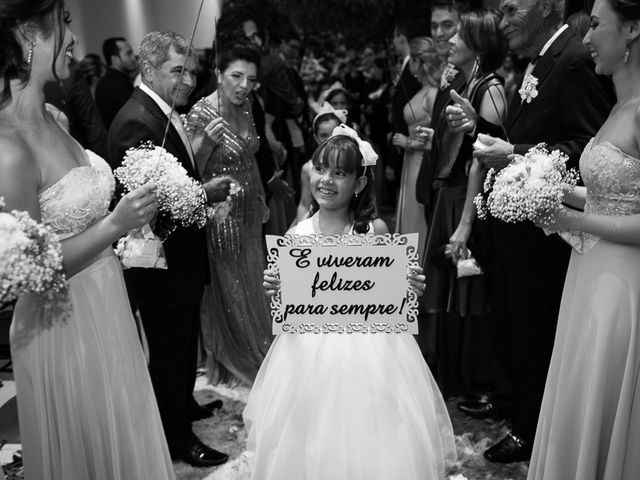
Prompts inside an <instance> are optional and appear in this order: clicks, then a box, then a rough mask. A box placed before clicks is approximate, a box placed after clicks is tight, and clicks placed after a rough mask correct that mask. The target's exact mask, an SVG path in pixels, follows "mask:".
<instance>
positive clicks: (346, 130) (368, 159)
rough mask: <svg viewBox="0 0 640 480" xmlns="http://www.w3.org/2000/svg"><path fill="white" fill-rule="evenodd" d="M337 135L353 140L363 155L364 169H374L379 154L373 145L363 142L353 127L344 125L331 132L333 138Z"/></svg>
mask: <svg viewBox="0 0 640 480" xmlns="http://www.w3.org/2000/svg"><path fill="white" fill-rule="evenodd" d="M336 135H346V136H347V137H351V138H353V139H354V140H355V141H356V142H357V143H358V148H359V149H360V153H361V154H362V166H363V167H373V166H374V165H375V164H376V161H377V160H378V154H377V153H376V152H375V150H374V149H373V147H372V146H371V144H370V143H369V142H367V141H365V140H362V139H361V138H360V137H359V136H358V133H357V132H356V131H355V130H354V129H353V128H351V127H347V126H346V125H345V124H344V123H343V124H341V125H338V126H337V127H336V128H334V129H333V132H331V136H332V137H335V136H336Z"/></svg>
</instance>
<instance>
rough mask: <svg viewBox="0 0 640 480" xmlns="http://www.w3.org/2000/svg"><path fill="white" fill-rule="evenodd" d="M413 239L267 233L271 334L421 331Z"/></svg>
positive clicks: (379, 236)
mask: <svg viewBox="0 0 640 480" xmlns="http://www.w3.org/2000/svg"><path fill="white" fill-rule="evenodd" d="M417 245H418V234H417V233H412V234H407V235H398V234H394V235H390V234H387V235H308V236H305V235H298V236H292V235H287V236H285V237H278V236H274V235H267V252H268V256H267V262H268V268H269V269H270V270H272V271H274V272H275V273H276V274H277V275H278V276H279V278H280V282H281V284H280V290H279V292H278V293H277V294H276V295H275V296H274V297H272V299H271V314H272V317H273V333H274V334H275V335H279V334H282V333H409V334H417V333H418V324H417V308H418V301H417V296H416V294H415V293H414V292H413V291H412V290H411V289H409V281H408V279H407V272H408V268H409V267H410V266H418V263H417V260H418V254H417V251H416V249H417Z"/></svg>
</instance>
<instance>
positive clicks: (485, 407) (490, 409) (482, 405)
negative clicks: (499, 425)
mask: <svg viewBox="0 0 640 480" xmlns="http://www.w3.org/2000/svg"><path fill="white" fill-rule="evenodd" d="M458 410H460V411H461V412H462V413H464V414H466V415H468V416H470V417H472V418H477V419H478V420H482V419H485V418H493V419H495V420H501V419H502V418H504V416H503V415H502V414H501V413H500V409H498V407H496V405H495V404H494V403H492V402H460V403H459V404H458Z"/></svg>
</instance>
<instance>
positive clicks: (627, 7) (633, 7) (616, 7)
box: [609, 0, 640, 21]
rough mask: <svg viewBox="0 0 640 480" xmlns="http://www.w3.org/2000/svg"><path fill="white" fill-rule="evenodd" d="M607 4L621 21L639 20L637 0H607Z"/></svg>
mask: <svg viewBox="0 0 640 480" xmlns="http://www.w3.org/2000/svg"><path fill="white" fill-rule="evenodd" d="M609 5H611V8H613V11H614V12H616V14H617V15H618V17H619V18H620V20H622V21H633V20H640V1H639V0H609Z"/></svg>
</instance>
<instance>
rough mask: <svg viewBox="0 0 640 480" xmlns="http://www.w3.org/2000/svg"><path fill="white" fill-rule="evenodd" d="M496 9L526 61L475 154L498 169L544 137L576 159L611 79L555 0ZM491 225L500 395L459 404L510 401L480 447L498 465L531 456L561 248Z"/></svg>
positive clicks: (565, 258) (506, 1) (478, 407)
mask: <svg viewBox="0 0 640 480" xmlns="http://www.w3.org/2000/svg"><path fill="white" fill-rule="evenodd" d="M501 10H502V12H503V14H504V17H503V19H502V23H501V25H500V27H501V29H502V31H503V32H504V33H505V35H506V36H507V38H508V40H509V47H510V49H511V50H512V51H514V52H517V53H520V54H521V55H523V56H527V57H529V58H531V63H530V64H529V66H528V68H527V70H526V72H525V75H524V80H523V85H522V88H521V89H520V90H519V92H518V93H517V94H516V95H515V96H514V98H513V100H512V103H511V105H510V106H509V114H508V118H507V122H506V129H507V133H508V137H509V140H508V141H505V140H501V139H498V138H492V137H486V138H485V139H484V143H486V145H487V147H486V149H482V150H477V151H476V152H475V153H474V155H475V156H476V157H477V158H478V159H479V160H480V161H481V162H482V163H483V164H484V165H485V166H486V167H487V168H491V167H493V168H496V169H501V168H503V167H505V166H506V165H507V164H508V163H509V162H510V159H511V155H512V154H524V153H526V152H527V150H528V149H529V148H531V147H533V146H535V145H536V144H538V143H542V142H544V143H546V144H547V145H548V148H549V149H551V150H556V149H558V150H561V151H563V152H564V153H566V154H567V155H568V156H569V163H570V166H574V167H575V166H577V162H578V159H579V157H580V155H581V153H582V150H583V149H584V147H585V145H586V144H587V142H588V141H589V139H591V138H592V137H593V136H594V135H595V134H596V132H597V131H598V129H599V128H600V126H601V125H602V123H603V122H604V120H605V118H606V117H607V115H608V113H609V110H610V109H611V106H612V104H613V91H612V89H611V85H610V83H607V82H606V80H602V79H601V78H600V77H597V76H596V75H595V73H594V69H593V64H592V62H591V59H590V56H589V52H588V50H587V49H586V48H585V47H584V46H583V45H582V43H581V39H580V38H578V36H576V34H575V33H573V31H572V30H571V29H570V28H568V26H567V25H563V24H562V17H563V14H564V1H563V0H501ZM534 91H535V92H537V94H536V93H533V92H534ZM447 115H450V116H451V117H450V121H451V122H453V124H454V125H455V124H456V123H458V124H464V123H465V122H467V121H472V122H473V121H474V117H475V113H474V112H473V109H471V108H469V105H468V104H465V105H457V106H455V107H453V108H451V107H449V109H448V111H447ZM492 231H493V242H492V247H493V251H492V252H491V260H490V269H489V272H488V273H489V275H490V283H491V315H492V324H493V327H494V328H493V354H494V361H495V364H496V365H497V366H498V367H500V368H499V369H498V372H501V373H503V374H504V376H501V375H500V376H499V378H504V379H505V380H506V382H504V383H503V389H502V390H504V391H503V392H501V393H502V395H501V396H496V397H494V398H493V399H489V401H487V402H466V403H464V402H463V403H462V404H461V405H459V408H460V409H461V410H463V411H464V412H465V413H467V414H469V415H471V416H474V417H476V418H478V417H486V416H495V415H497V414H500V413H504V409H503V411H502V412H500V407H501V406H504V405H505V402H500V397H502V400H504V399H505V398H508V399H509V400H510V402H509V403H511V404H512V409H510V410H511V412H510V413H511V416H512V430H511V432H510V433H509V434H508V435H507V436H506V437H505V438H503V439H502V440H500V441H499V442H498V443H497V444H495V445H494V446H492V447H491V448H489V449H488V450H487V451H486V452H485V457H486V458H487V459H489V460H490V461H494V462H504V463H506V462H513V461H520V460H526V459H528V458H529V457H530V454H531V447H532V444H533V439H534V434H535V428H536V424H537V420H538V414H539V411H540V404H541V401H542V395H543V391H544V385H545V380H546V375H547V370H548V367H549V361H550V358H551V351H552V349H553V341H554V337H555V330H556V322H557V318H558V310H559V308H560V299H561V297H562V289H563V285H564V278H565V274H566V269H567V265H568V262H569V253H570V248H569V246H568V245H567V244H566V243H564V242H563V240H562V239H561V238H560V237H558V236H557V235H550V236H546V235H545V234H544V233H543V231H542V229H540V228H537V227H536V226H535V225H533V224H532V223H531V222H523V223H517V224H508V223H505V222H502V221H499V220H496V219H492Z"/></svg>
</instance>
